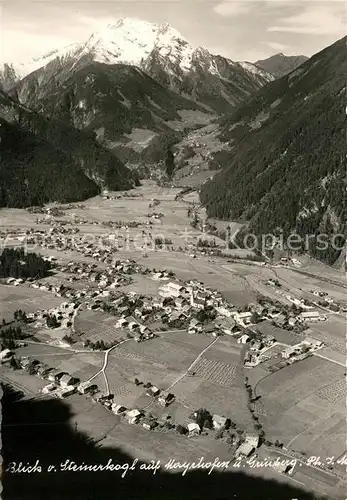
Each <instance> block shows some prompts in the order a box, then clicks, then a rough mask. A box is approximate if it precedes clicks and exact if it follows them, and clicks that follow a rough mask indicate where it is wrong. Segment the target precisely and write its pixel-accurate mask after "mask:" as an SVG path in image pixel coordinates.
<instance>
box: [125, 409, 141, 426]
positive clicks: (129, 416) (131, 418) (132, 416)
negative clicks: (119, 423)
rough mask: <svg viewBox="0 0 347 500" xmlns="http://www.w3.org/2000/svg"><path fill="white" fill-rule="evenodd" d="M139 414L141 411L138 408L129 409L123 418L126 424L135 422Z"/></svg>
mask: <svg viewBox="0 0 347 500" xmlns="http://www.w3.org/2000/svg"><path fill="white" fill-rule="evenodd" d="M140 416H141V412H140V411H139V410H136V409H135V410H129V411H127V412H126V414H125V418H126V420H127V422H128V424H137V422H138V421H139V418H140Z"/></svg>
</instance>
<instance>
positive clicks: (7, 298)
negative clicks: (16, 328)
mask: <svg viewBox="0 0 347 500" xmlns="http://www.w3.org/2000/svg"><path fill="white" fill-rule="evenodd" d="M62 302H63V299H62V298H60V297H55V296H54V295H52V294H51V293H49V292H45V291H42V290H36V289H33V288H29V287H27V286H26V287H21V286H11V285H1V284H0V318H3V319H5V321H11V320H12V319H13V313H14V312H15V311H17V310H18V309H22V311H25V312H26V313H33V312H36V311H38V310H41V309H49V308H52V307H57V306H59V305H60V304H61V303H62Z"/></svg>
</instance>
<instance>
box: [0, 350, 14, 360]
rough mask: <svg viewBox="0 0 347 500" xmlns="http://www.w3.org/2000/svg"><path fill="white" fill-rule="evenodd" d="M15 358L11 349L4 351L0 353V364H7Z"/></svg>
mask: <svg viewBox="0 0 347 500" xmlns="http://www.w3.org/2000/svg"><path fill="white" fill-rule="evenodd" d="M12 356H13V352H12V351H11V350H10V349H4V350H3V351H1V352H0V362H1V363H6V361H9V360H10V359H11V358H12Z"/></svg>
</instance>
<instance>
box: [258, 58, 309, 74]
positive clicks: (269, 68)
mask: <svg viewBox="0 0 347 500" xmlns="http://www.w3.org/2000/svg"><path fill="white" fill-rule="evenodd" d="M307 59H308V57H306V56H285V55H284V54H282V53H280V54H275V55H273V56H271V57H268V58H267V59H263V60H260V61H257V62H255V63H254V64H255V65H256V66H257V67H258V68H260V69H262V70H264V71H266V72H267V73H270V74H271V75H273V76H274V77H275V78H280V77H281V76H285V75H287V74H288V73H290V72H291V71H293V70H294V69H296V68H298V67H299V66H300V65H301V64H302V63H304V62H305V61H307Z"/></svg>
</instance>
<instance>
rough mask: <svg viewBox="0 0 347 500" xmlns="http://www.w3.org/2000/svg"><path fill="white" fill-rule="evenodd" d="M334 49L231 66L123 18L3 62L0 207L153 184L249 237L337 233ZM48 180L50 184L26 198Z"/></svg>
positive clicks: (342, 64)
mask: <svg viewBox="0 0 347 500" xmlns="http://www.w3.org/2000/svg"><path fill="white" fill-rule="evenodd" d="M344 45H345V40H340V41H339V42H336V43H335V44H334V45H332V46H331V47H328V48H327V49H325V50H323V51H322V52H320V53H319V54H316V55H314V56H313V57H312V58H310V59H307V58H306V57H305V56H283V54H277V55H275V56H273V57H270V58H269V59H267V60H262V61H257V62H256V63H254V64H252V63H251V62H234V61H232V60H230V59H227V58H225V57H222V56H219V55H213V54H211V53H210V52H209V51H208V50H207V49H206V48H204V47H193V46H192V45H191V44H190V43H189V42H188V40H187V39H186V38H185V37H184V36H182V35H181V34H180V33H179V32H178V31H176V30H175V29H174V28H173V27H171V26H170V25H169V24H163V25H156V24H151V23H149V22H146V21H141V20H137V19H130V18H125V19H121V20H119V21H118V22H117V23H116V24H112V25H108V26H107V27H106V28H105V29H104V30H102V31H101V32H98V33H93V34H91V35H90V36H89V37H88V39H87V40H84V41H82V42H81V43H75V44H73V45H69V46H67V47H62V48H57V49H56V50H53V51H51V52H50V53H48V54H45V55H43V56H42V57H39V58H36V59H34V60H31V61H29V62H23V63H21V64H12V63H11V62H8V63H6V64H5V65H4V66H3V70H2V71H1V73H0V85H1V87H2V91H1V94H0V118H1V140H2V151H1V166H0V167H1V170H0V175H1V200H0V202H1V204H2V205H5V206H6V205H7V206H27V205H30V204H33V203H34V202H35V203H43V202H46V201H54V200H57V201H67V200H69V201H70V200H72V199H76V200H77V199H83V198H86V197H88V196H92V195H94V194H95V193H98V192H100V191H101V190H102V189H104V188H110V189H112V190H117V189H127V188H129V187H132V186H133V185H134V184H137V183H138V182H139V178H141V177H142V178H143V177H151V178H155V179H157V180H159V181H160V182H161V183H162V182H166V181H169V183H170V184H174V183H175V182H178V181H179V184H180V185H183V186H188V185H195V186H198V187H200V186H201V185H202V189H201V193H200V196H201V201H202V203H203V204H205V205H206V207H207V211H208V215H209V216H213V217H218V218H222V219H227V220H234V221H238V222H241V223H243V224H248V223H249V228H250V229H252V230H253V231H255V232H256V233H257V232H263V231H274V230H276V229H278V228H285V229H286V231H287V232H288V231H289V230H292V229H293V228H296V229H298V230H300V231H301V232H305V231H307V230H310V231H313V232H314V231H318V230H321V229H322V228H325V229H327V230H328V231H331V232H333V233H334V232H336V233H337V232H341V231H343V230H344V224H343V200H344V198H343V186H344V175H343V168H342V164H343V160H342V157H343V154H342V146H343V143H344V139H343V123H344V118H343V112H342V108H343V106H342V100H343V96H344V88H345V82H344V78H343V75H344V74H345V72H346V59H345V58H344V56H343V47H344ZM283 75H284V76H283ZM67 138H68V140H67ZM332 144H334V147H332ZM18 145H20V147H18ZM56 153H57V154H56ZM10 158H12V160H10ZM53 158H54V160H53ZM216 171H217V173H216ZM63 172H64V174H63ZM202 173H204V175H201V174H202ZM47 174H48V175H47ZM196 174H197V175H196ZM49 176H50V177H51V178H54V179H56V182H54V183H52V185H50V186H49V188H48V187H47V189H41V187H40V189H38V186H41V185H42V186H46V185H47V186H48V183H49V181H48V179H49ZM36 179H39V182H36ZM59 179H65V180H66V179H71V182H66V181H64V180H61V181H59ZM77 179H79V181H78V182H77ZM208 179H209V180H208ZM73 180H76V182H72V181H73ZM206 180H208V182H207V183H205V181H206ZM65 184H68V187H66V186H65ZM34 186H35V187H34ZM39 191H40V192H42V191H43V192H44V193H45V194H44V196H43V195H40V196H39V195H38V192H39ZM325 257H326V258H327V259H328V260H329V261H332V260H334V259H335V258H336V254H335V253H334V254H331V255H330V254H329V256H325Z"/></svg>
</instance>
